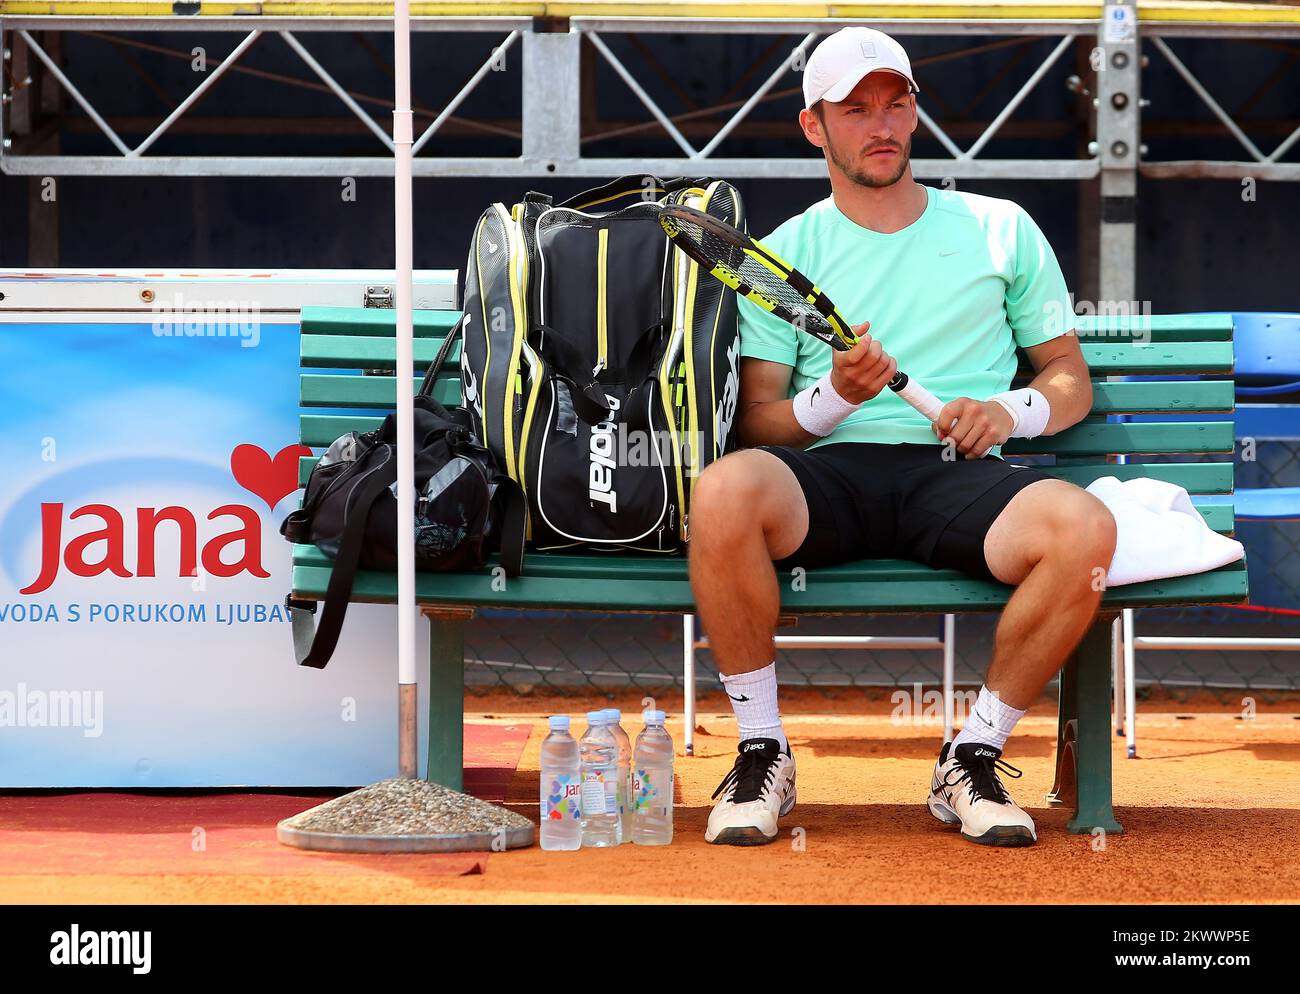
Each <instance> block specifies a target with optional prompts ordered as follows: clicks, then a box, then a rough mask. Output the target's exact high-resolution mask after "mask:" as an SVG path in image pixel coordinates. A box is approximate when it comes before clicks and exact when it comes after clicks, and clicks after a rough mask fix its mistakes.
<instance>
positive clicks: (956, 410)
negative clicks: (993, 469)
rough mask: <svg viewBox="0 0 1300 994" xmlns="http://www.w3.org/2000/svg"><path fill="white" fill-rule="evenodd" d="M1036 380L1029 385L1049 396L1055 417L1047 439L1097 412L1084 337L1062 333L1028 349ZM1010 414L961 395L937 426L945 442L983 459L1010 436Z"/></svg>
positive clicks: (946, 407)
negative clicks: (1093, 400)
mask: <svg viewBox="0 0 1300 994" xmlns="http://www.w3.org/2000/svg"><path fill="white" fill-rule="evenodd" d="M1025 355H1027V356H1028V357H1029V362H1030V364H1031V365H1032V366H1033V367H1034V373H1035V375H1034V378H1033V380H1031V381H1030V383H1029V386H1030V387H1032V388H1033V389H1035V390H1037V391H1038V392H1039V393H1041V394H1042V395H1043V396H1044V397H1045V398H1047V403H1048V406H1049V408H1050V409H1051V417H1050V418H1049V419H1048V421H1047V427H1046V428H1045V429H1044V430H1043V431H1042V434H1044V435H1055V434H1056V433H1057V432H1059V431H1064V430H1065V429H1066V428H1069V427H1070V426H1071V425H1075V424H1078V423H1079V422H1080V421H1082V420H1083V419H1084V418H1085V417H1086V416H1087V414H1088V412H1089V411H1090V410H1092V380H1091V379H1090V378H1089V376H1088V364H1087V362H1085V361H1084V358H1083V350H1082V349H1080V348H1079V339H1078V338H1077V337H1076V336H1074V335H1058V336H1057V337H1056V338H1052V339H1049V340H1048V341H1046V342H1043V343H1042V344H1040V345H1031V346H1029V347H1028V348H1026V349H1025ZM1011 430H1012V421H1011V415H1009V414H1008V413H1007V412H1006V409H1005V408H1004V407H1003V406H1002V405H1001V404H999V403H997V402H996V401H992V400H984V401H979V400H973V399H971V398H970V397H958V398H957V399H956V400H954V401H952V403H950V404H945V405H944V408H943V411H942V412H941V413H940V414H939V420H938V421H937V422H935V424H934V433H935V434H936V435H937V436H938V437H939V440H940V441H944V440H946V439H948V438H951V439H952V440H953V442H954V443H955V444H956V446H957V451H958V452H960V453H961V454H962V455H964V456H965V457H966V458H967V459H979V458H980V457H981V456H983V455H984V454H985V453H987V452H988V451H989V449H991V448H993V446H995V445H1001V444H1002V443H1004V442H1005V441H1006V440H1007V439H1008V438H1010V437H1011Z"/></svg>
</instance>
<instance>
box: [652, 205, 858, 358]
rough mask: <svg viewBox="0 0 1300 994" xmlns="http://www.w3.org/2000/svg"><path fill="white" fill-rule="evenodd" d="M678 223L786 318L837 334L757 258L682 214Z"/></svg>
mask: <svg viewBox="0 0 1300 994" xmlns="http://www.w3.org/2000/svg"><path fill="white" fill-rule="evenodd" d="M673 221H674V224H675V225H676V226H677V227H678V228H679V229H681V232H682V234H683V235H684V236H685V237H687V238H688V239H690V240H691V241H692V242H694V243H695V244H696V245H698V246H699V248H700V250H701V251H702V252H703V254H704V256H705V257H706V258H709V259H712V260H716V261H717V262H718V263H720V264H721V265H723V266H725V267H726V268H727V269H729V270H730V271H731V272H732V273H734V274H735V275H736V276H737V277H739V278H740V280H741V282H743V283H745V284H746V285H748V286H749V287H751V288H752V289H754V290H757V291H758V292H759V293H761V294H762V295H763V296H764V297H766V298H767V299H768V300H770V301H772V302H773V303H774V304H775V305H776V306H777V307H778V308H779V309H780V311H784V313H779V316H781V317H783V318H785V320H787V321H790V322H792V323H794V324H796V325H798V326H799V327H800V328H802V329H803V330H805V331H808V332H810V333H812V334H814V335H816V334H819V333H820V334H833V329H832V327H831V324H830V322H829V321H827V320H826V318H825V317H824V316H823V315H822V314H821V312H819V311H818V310H817V309H816V308H815V307H814V306H813V305H812V304H811V303H810V302H809V301H808V299H807V298H806V297H804V296H803V294H801V293H800V292H799V291H798V290H796V289H795V288H794V287H792V286H791V285H790V284H789V283H787V282H786V281H785V280H783V279H782V278H781V277H780V276H778V275H777V274H776V273H774V272H772V270H770V269H768V268H767V267H766V266H765V265H763V264H762V263H761V262H759V261H758V260H757V259H755V258H754V257H753V256H752V255H750V254H749V253H748V252H746V251H745V250H744V249H743V248H742V247H741V246H739V245H737V244H736V243H735V242H733V241H732V240H730V239H729V238H726V237H724V236H723V235H721V234H719V233H718V232H715V231H711V230H709V229H708V228H705V227H703V226H702V225H700V224H698V223H696V222H695V221H692V220H690V219H689V218H683V217H681V216H680V215H678V216H674V218H673Z"/></svg>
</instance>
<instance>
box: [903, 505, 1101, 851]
mask: <svg viewBox="0 0 1300 994" xmlns="http://www.w3.org/2000/svg"><path fill="white" fill-rule="evenodd" d="M1114 551H1115V522H1114V519H1113V518H1112V517H1111V514H1110V511H1108V510H1107V509H1106V507H1105V505H1103V504H1102V503H1101V502H1100V501H1099V500H1097V499H1096V498H1095V497H1093V496H1092V495H1091V494H1089V493H1086V492H1085V491H1083V490H1080V489H1079V488H1078V487H1075V486H1072V485H1070V484H1068V483H1064V482H1062V481H1060V480H1041V481H1039V482H1037V483H1033V484H1031V485H1029V486H1027V487H1025V489H1023V490H1021V491H1020V492H1019V493H1018V494H1016V496H1015V497H1013V498H1012V499H1011V501H1010V502H1009V503H1008V504H1007V506H1006V507H1005V508H1004V509H1003V510H1002V513H1001V514H1000V515H998V517H997V519H996V520H995V521H994V522H993V525H992V527H990V528H989V532H988V534H987V535H986V536H985V539H984V560H985V562H986V563H987V564H988V566H989V570H990V571H991V572H992V573H993V575H994V576H996V577H997V578H998V579H999V580H1001V581H1002V582H1003V583H1008V584H1015V585H1016V591H1015V593H1014V594H1012V595H1011V599H1010V600H1009V601H1008V602H1007V606H1006V608H1005V609H1004V610H1003V612H1002V619H1001V621H1000V622H999V623H998V629H997V635H996V639H995V643H994V650H993V663H992V665H990V667H989V671H988V676H987V678H986V679H985V684H984V686H983V687H981V688H980V692H979V697H978V699H977V700H976V701H975V706H974V708H973V709H972V711H971V714H970V715H969V716H968V717H967V719H966V722H965V724H964V725H963V727H962V730H961V732H960V733H958V735H957V736H956V738H954V739H953V741H952V743H951V745H945V746H944V748H943V751H942V752H941V753H940V754H939V762H938V764H937V765H936V767H935V772H934V776H933V777H932V778H931V781H930V796H929V798H928V801H927V804H928V806H929V809H930V812H931V814H933V815H934V816H935V817H936V818H938V819H939V820H941V821H943V822H945V823H947V824H950V825H960V826H961V830H962V834H963V835H964V836H965V837H966V838H967V839H969V840H971V841H972V842H979V843H981V844H984V845H995V846H1024V845H1030V844H1032V843H1033V842H1034V841H1035V840H1036V839H1037V834H1036V832H1035V830H1034V823H1033V819H1031V818H1030V817H1029V815H1028V814H1026V813H1025V812H1024V811H1023V810H1021V809H1020V807H1019V806H1018V805H1017V804H1016V803H1015V802H1014V801H1013V800H1012V799H1011V797H1010V795H1009V794H1007V792H1006V790H1005V789H1004V788H1003V786H1002V782H1001V780H1000V778H999V776H998V766H997V764H998V762H999V760H1000V759H1001V756H1002V749H1003V747H1004V746H1005V745H1006V741H1007V737H1008V736H1009V735H1010V734H1011V732H1012V730H1013V729H1014V728H1015V726H1016V723H1017V722H1018V721H1019V720H1020V719H1021V717H1023V716H1024V713H1025V711H1026V710H1027V709H1028V708H1029V706H1030V705H1031V704H1033V702H1034V701H1035V700H1036V699H1037V698H1038V695H1039V694H1040V693H1041V692H1042V690H1043V687H1044V686H1045V685H1046V684H1047V681H1048V680H1050V679H1051V678H1052V675H1053V674H1055V673H1056V672H1057V670H1059V669H1060V668H1061V666H1062V665H1063V664H1064V662H1065V660H1066V658H1067V657H1068V656H1069V654H1070V652H1071V651H1073V649H1074V647H1075V646H1076V645H1078V643H1079V640H1080V639H1081V638H1082V637H1083V633H1084V631H1085V630H1086V629H1087V627H1088V624H1089V622H1091V621H1092V619H1093V617H1094V615H1095V614H1096V613H1097V604H1098V602H1099V601H1100V600H1101V591H1102V589H1103V586H1104V584H1103V583H1099V582H1097V581H1098V580H1099V579H1104V577H1105V575H1106V570H1107V568H1108V567H1109V566H1110V560H1111V557H1112V556H1113V554H1114ZM1003 768H1004V769H1009V770H1011V772H1014V770H1013V769H1011V768H1009V767H1005V766H1004V767H1003ZM1016 775H1019V774H1016Z"/></svg>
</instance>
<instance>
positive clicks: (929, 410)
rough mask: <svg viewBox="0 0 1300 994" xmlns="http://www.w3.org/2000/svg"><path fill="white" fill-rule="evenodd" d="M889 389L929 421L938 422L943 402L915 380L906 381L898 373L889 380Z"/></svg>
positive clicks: (904, 376) (906, 377) (905, 378)
mask: <svg viewBox="0 0 1300 994" xmlns="http://www.w3.org/2000/svg"><path fill="white" fill-rule="evenodd" d="M889 389H890V390H893V391H894V393H896V394H898V396H900V397H902V398H903V399H904V400H905V401H907V402H908V403H909V404H911V405H912V406H913V407H914V408H916V409H917V410H918V411H920V412H921V413H922V414H924V415H925V416H926V418H927V419H929V420H930V421H932V422H933V421H938V420H939V412H940V411H942V410H943V401H941V400H940V399H939V398H938V397H936V396H935V395H934V394H932V393H931V392H930V391H929V390H927V389H926V388H925V387H923V386H921V384H919V383H917V382H916V381H915V380H911V379H908V376H907V374H906V373H899V374H898V375H897V376H895V377H894V378H893V379H892V380H890V381H889Z"/></svg>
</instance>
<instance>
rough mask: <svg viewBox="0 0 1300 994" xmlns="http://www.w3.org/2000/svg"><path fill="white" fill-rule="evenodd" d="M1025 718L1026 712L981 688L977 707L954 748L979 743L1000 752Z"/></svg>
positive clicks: (958, 734) (963, 726) (976, 701)
mask: <svg viewBox="0 0 1300 994" xmlns="http://www.w3.org/2000/svg"><path fill="white" fill-rule="evenodd" d="M1024 716H1025V712H1023V711H1017V710H1016V709H1015V708H1013V707H1011V706H1010V705H1008V704H1003V703H1002V702H1001V701H1000V700H998V696H997V694H995V693H993V692H992V691H991V690H989V688H988V687H980V693H979V697H977V698H976V699H975V706H974V707H973V708H971V713H970V715H969V716H968V717H967V718H966V723H965V724H964V725H962V727H961V731H960V732H958V733H957V737H956V738H955V739H953V740H952V747H953V748H954V749H956V748H957V747H958V746H959V745H964V744H965V743H967V742H979V743H981V744H983V745H986V746H992V747H993V748H994V749H999V750H1000V749H1001V748H1002V747H1003V746H1004V745H1006V744H1007V739H1008V738H1009V737H1010V735H1011V733H1012V731H1014V730H1015V727H1016V722H1018V721H1019V720H1020V719H1021V718H1023V717H1024Z"/></svg>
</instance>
